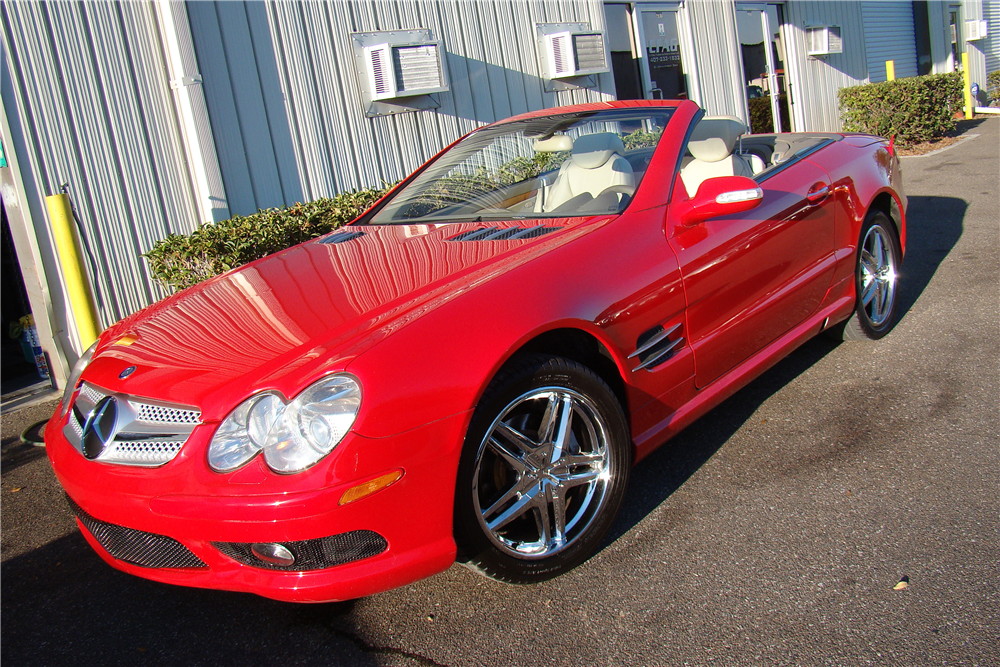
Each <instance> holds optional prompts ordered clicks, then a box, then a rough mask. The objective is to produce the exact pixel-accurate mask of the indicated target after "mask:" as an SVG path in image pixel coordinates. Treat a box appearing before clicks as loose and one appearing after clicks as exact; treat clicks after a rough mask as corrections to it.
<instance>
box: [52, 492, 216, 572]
mask: <svg viewBox="0 0 1000 667" xmlns="http://www.w3.org/2000/svg"><path fill="white" fill-rule="evenodd" d="M69 504H70V507H71V508H72V509H73V512H74V513H75V514H76V516H77V517H78V518H79V519H80V523H82V524H83V525H84V527H85V528H86V529H87V530H88V531H90V534H91V535H93V536H94V539H96V540H97V542H98V543H99V544H100V545H101V546H102V547H104V549H105V550H106V551H107V552H108V553H109V554H111V555H112V556H113V557H114V558H116V559H118V560H120V561H125V562H126V563H131V564H132V565H138V566H139V567H158V568H162V567H169V568H199V567H208V566H207V565H205V563H204V562H203V561H202V560H201V559H200V558H198V557H197V556H195V555H194V554H193V553H191V551H190V550H188V548H187V547H185V546H184V545H183V544H181V543H180V542H178V541H177V540H175V539H173V538H171V537H167V536H166V535H157V534H156V533H147V532H144V531H141V530H136V529H134V528H125V527H124V526H117V525H115V524H113V523H106V522H104V521H99V520H97V519H95V518H94V517H92V516H90V515H89V514H87V513H86V512H85V511H83V509H82V508H81V507H80V506H79V505H77V504H76V503H75V502H73V500H72V499H70V501H69Z"/></svg>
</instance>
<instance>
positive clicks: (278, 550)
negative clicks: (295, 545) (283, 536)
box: [250, 544, 295, 567]
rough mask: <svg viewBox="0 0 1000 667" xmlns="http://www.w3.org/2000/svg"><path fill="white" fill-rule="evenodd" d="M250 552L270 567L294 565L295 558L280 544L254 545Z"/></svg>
mask: <svg viewBox="0 0 1000 667" xmlns="http://www.w3.org/2000/svg"><path fill="white" fill-rule="evenodd" d="M250 551H252V552H253V555H254V556H256V557H257V558H259V559H260V560H262V561H264V562H265V563H270V564H271V565H281V566H283V567H288V566H289V565H293V564H294V563H295V556H293V555H292V552H291V551H289V550H288V549H287V548H285V547H284V546H282V545H280V544H254V545H251V547H250Z"/></svg>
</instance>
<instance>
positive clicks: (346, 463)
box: [46, 101, 906, 601]
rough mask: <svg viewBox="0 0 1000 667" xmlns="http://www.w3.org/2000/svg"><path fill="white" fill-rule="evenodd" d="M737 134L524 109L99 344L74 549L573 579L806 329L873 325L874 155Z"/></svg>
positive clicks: (291, 582)
mask: <svg viewBox="0 0 1000 667" xmlns="http://www.w3.org/2000/svg"><path fill="white" fill-rule="evenodd" d="M745 131H746V128H745V126H744V125H743V123H742V122H740V121H739V120H738V119H735V118H731V117H708V116H704V114H703V112H702V110H701V109H699V108H698V106H697V105H696V104H694V103H693V102H689V101H679V102H667V101H634V102H612V103H602V104H590V105H585V106H575V107H567V108H560V109H547V110H545V111H541V112H534V113H529V114H525V115H521V116H517V117H515V118H511V119H508V120H505V121H502V122H499V123H495V124H493V125H490V126H487V127H483V128H480V129H478V130H476V131H474V132H472V133H470V134H469V135H467V136H466V137H464V138H462V139H460V140H459V141H457V142H456V143H455V144H453V145H452V146H450V147H449V148H447V149H446V150H444V151H442V152H441V153H440V154H439V155H438V156H437V157H435V158H434V159H432V160H431V161H430V162H428V163H427V164H425V165H424V166H423V167H421V168H420V169H419V170H418V171H417V172H416V173H414V174H413V175H412V176H410V177H409V178H408V179H406V180H405V181H403V182H402V183H401V184H400V185H399V186H397V187H396V188H395V189H394V190H393V191H392V192H391V193H389V194H388V195H387V196H386V197H385V198H383V199H382V200H381V201H380V202H379V203H377V204H376V205H375V206H374V207H372V208H371V209H370V210H369V211H367V212H366V213H365V214H364V215H362V216H361V217H360V218H359V219H358V220H356V221H355V222H354V223H352V224H350V225H348V226H346V227H343V228H341V229H339V230H337V231H335V232H333V233H331V234H329V235H327V236H325V237H321V238H319V239H315V240H313V241H310V242H308V243H304V244H302V245H299V246H296V247H293V248H289V249H287V250H285V251H282V252H280V253H277V254H275V255H272V256H270V257H267V258H265V259H262V260H259V261H256V262H253V263H251V264H248V265H246V266H243V267H241V268H238V269H236V270H233V271H230V272H229V273H226V274H225V275H222V276H219V277H216V278H212V279H210V280H207V281H205V282H204V283H202V284H200V285H197V286H195V287H193V288H191V289H188V290H185V291H183V292H180V293H178V294H175V295H173V296H172V297H170V298H168V299H166V300H164V301H162V302H160V303H158V304H156V305H154V306H152V307H150V308H148V309H146V310H144V311H142V312H139V313H136V314H135V315H133V316H131V317H129V318H127V319H125V320H123V321H121V322H119V323H118V324H116V325H114V326H113V327H111V328H110V329H108V330H107V331H105V332H104V333H103V334H102V335H101V337H100V339H99V340H98V341H97V343H96V344H95V345H94V347H92V348H91V349H89V350H88V351H87V352H86V354H84V355H83V357H82V358H81V359H80V361H79V363H78V364H77V365H76V367H75V369H74V371H73V374H72V377H71V379H70V381H69V383H68V386H67V388H66V392H65V394H64V397H63V400H62V402H61V404H60V406H59V408H58V409H57V411H56V414H55V415H54V417H53V419H52V421H51V422H50V423H49V426H48V428H47V429H46V444H47V450H48V455H49V457H50V459H51V461H52V466H53V468H54V469H55V472H56V474H57V476H58V477H59V480H60V481H61V483H62V485H63V486H64V488H65V490H66V493H67V495H68V496H69V500H70V503H71V505H72V507H73V510H74V512H75V513H76V516H77V518H78V520H79V524H80V529H81V532H82V533H83V535H84V536H85V537H86V539H87V540H88V542H90V544H91V545H92V546H93V548H94V549H95V550H96V551H97V553H98V554H100V556H101V557H102V558H104V559H105V560H106V561H107V562H108V563H110V564H111V565H112V566H114V567H116V568H119V569H121V570H124V571H126V572H129V573H132V574H135V575H138V576H142V577H148V578H150V579H155V580H158V581H163V582H169V583H174V584H183V585H187V586H200V587H208V588H217V589H226V590H234V591H249V592H252V593H257V594H260V595H263V596H267V597H271V598H276V599H282V600H292V601H326V600H343V599H350V598H357V597H361V596H365V595H370V594H373V593H376V592H379V591H384V590H387V589H390V588H393V587H396V586H401V585H403V584H406V583H409V582H412V581H414V580H417V579H420V578H422V577H426V576H429V575H431V574H434V573H436V572H440V571H442V570H444V569H446V568H447V567H449V565H451V564H452V563H453V562H455V560H456V558H458V559H460V560H461V561H463V562H466V563H468V564H469V565H470V566H472V567H473V568H475V569H477V570H479V571H481V572H483V573H485V574H487V575H489V576H492V577H495V578H498V579H502V580H505V581H511V582H531V581H537V580H541V579H545V578H548V577H552V576H555V575H558V574H560V573H562V572H565V571H566V570H568V569H570V568H572V567H574V566H576V565H578V564H580V563H581V562H582V561H584V560H585V559H586V558H588V557H589V556H590V555H591V554H593V553H594V552H595V550H596V549H597V548H598V547H599V545H600V544H601V541H602V539H603V538H604V536H605V534H606V532H607V531H608V528H609V527H610V525H611V523H612V522H613V521H614V519H615V515H616V514H617V512H618V510H619V507H620V505H621V503H622V499H623V497H624V494H625V488H626V483H627V480H628V477H629V470H630V468H631V466H632V465H633V463H635V462H636V461H639V460H640V459H642V458H643V457H644V456H646V455H647V454H649V453H650V452H651V451H652V450H653V449H655V448H656V447H658V446H659V445H661V444H663V443H664V442H665V441H667V440H668V439H669V438H670V437H671V436H673V435H674V434H676V433H677V432H678V431H679V430H680V429H682V428H684V427H685V426H686V425H687V424H690V423H691V422H692V421H693V420H694V419H696V418H697V417H699V416H700V415H702V414H704V413H705V412H706V411H708V410H709V409H710V408H712V407H713V406H715V405H717V404H718V403H719V402H720V401H722V400H724V399H725V398H726V397H728V396H730V395H731V394H733V393H734V392H736V391H737V390H738V389H739V388H740V387H742V386H744V385H746V384H747V383H748V382H749V381H750V380H752V379H753V378H754V377H756V376H757V375H759V374H760V373H762V372H763V371H764V370H766V369H767V368H768V367H770V366H772V365H773V364H775V363H776V362H777V361H778V360H780V359H781V358H782V357H784V356H785V355H787V354H788V353H789V352H790V351H791V350H793V349H795V348H796V347H797V346H798V345H800V344H802V343H803V342H804V341H806V340H807V339H809V338H810V337H812V336H814V335H816V334H817V333H819V332H821V331H825V330H826V331H830V330H832V331H833V332H835V333H836V334H838V335H843V336H844V337H847V338H856V339H861V338H869V339H875V338H879V337H881V336H882V335H884V334H885V333H886V332H887V331H888V330H889V329H890V328H891V327H892V325H893V321H894V312H895V305H896V284H897V278H898V270H899V266H900V262H901V261H902V258H903V247H904V242H905V237H906V219H905V210H906V198H905V196H904V194H903V191H902V188H901V175H900V167H899V161H898V160H897V159H896V157H895V155H894V153H893V149H892V146H891V145H890V144H889V143H888V142H886V141H885V140H883V139H880V138H878V137H872V136H863V135H856V134H853V135H852V134H836V133H824V134H815V133H798V134H777V135H774V134H769V135H745V134H744V133H745Z"/></svg>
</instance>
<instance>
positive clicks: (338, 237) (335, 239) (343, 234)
mask: <svg viewBox="0 0 1000 667" xmlns="http://www.w3.org/2000/svg"><path fill="white" fill-rule="evenodd" d="M364 235H365V233H364V232H361V231H356V230H355V231H349V230H346V229H345V230H343V231H339V232H334V233H333V234H330V235H329V236H325V237H323V238H321V239H320V240H319V242H320V243H326V244H328V245H329V244H332V243H347V242H348V241H353V240H354V239H358V238H361V237H362V236H364Z"/></svg>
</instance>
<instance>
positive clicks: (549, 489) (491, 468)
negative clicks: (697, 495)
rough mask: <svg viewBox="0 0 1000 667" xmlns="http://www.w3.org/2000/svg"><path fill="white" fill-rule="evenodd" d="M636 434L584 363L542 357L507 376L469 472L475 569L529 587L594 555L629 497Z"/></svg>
mask: <svg viewBox="0 0 1000 667" xmlns="http://www.w3.org/2000/svg"><path fill="white" fill-rule="evenodd" d="M627 432H628V431H627V426H626V423H625V417H624V414H623V412H622V409H621V406H620V405H619V403H618V400H617V399H616V398H615V395H614V393H613V392H612V391H611V389H610V388H609V387H608V385H607V384H605V383H604V381H603V380H601V378H600V377H598V376H597V375H596V374H595V373H593V371H591V370H590V369H588V368H586V367H584V366H582V365H580V364H578V363H576V362H574V361H570V360H568V359H563V358H561V357H542V356H532V357H527V358H525V359H523V360H521V361H518V362H515V363H514V364H513V365H512V366H511V367H510V368H508V369H506V370H505V371H502V372H501V373H500V374H499V375H498V376H497V377H496V378H495V379H494V380H493V382H492V383H491V385H490V387H489V389H488V390H487V392H486V394H485V395H484V396H483V400H482V401H481V402H480V406H479V408H477V410H476V414H475V416H474V417H473V420H472V425H471V426H470V428H469V433H468V435H467V437H466V443H465V450H464V451H463V454H462V460H461V463H460V464H459V474H458V482H457V488H456V496H455V527H456V538H457V540H458V542H459V546H460V548H461V552H462V554H463V555H464V556H465V558H466V559H467V560H468V564H469V565H470V566H472V567H473V569H476V570H478V571H480V572H482V573H483V574H486V575H487V576H490V577H493V578H494V579H500V580H503V581H509V582H513V583H528V582H533V581H542V580H544V579H549V578H551V577H554V576H557V575H559V574H562V573H563V572H566V571H567V570H570V569H572V568H573V567H575V566H576V565H578V564H579V563H581V562H583V561H584V560H585V559H587V558H588V557H589V556H590V555H592V554H593V553H594V552H595V551H596V550H597V548H598V546H600V542H601V539H603V537H604V535H605V534H606V533H607V531H608V529H609V528H610V527H611V523H612V522H613V521H614V518H615V515H616V514H617V513H618V509H619V508H620V506H621V501H622V498H623V496H624V494H625V487H626V484H627V481H628V473H629V467H630V464H631V447H630V443H629V440H628V436H627Z"/></svg>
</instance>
